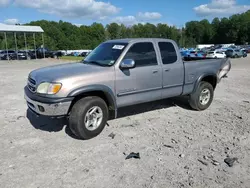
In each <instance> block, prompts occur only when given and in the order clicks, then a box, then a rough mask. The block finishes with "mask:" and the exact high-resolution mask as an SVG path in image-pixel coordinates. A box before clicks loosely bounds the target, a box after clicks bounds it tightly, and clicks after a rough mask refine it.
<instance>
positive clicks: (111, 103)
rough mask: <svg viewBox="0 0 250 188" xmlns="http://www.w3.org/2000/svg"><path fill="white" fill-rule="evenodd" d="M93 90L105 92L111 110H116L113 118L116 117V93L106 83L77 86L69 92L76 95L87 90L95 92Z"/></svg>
mask: <svg viewBox="0 0 250 188" xmlns="http://www.w3.org/2000/svg"><path fill="white" fill-rule="evenodd" d="M93 91H100V92H103V93H104V94H105V96H106V98H107V100H108V102H109V107H108V108H109V110H111V111H114V112H115V114H113V115H112V116H114V117H113V118H116V116H117V104H116V98H115V95H114V93H113V91H112V89H111V88H109V87H108V86H105V85H99V84H94V85H88V86H84V87H80V88H77V89H75V90H73V91H71V92H70V93H69V94H68V97H76V96H78V95H81V94H84V93H87V92H93Z"/></svg>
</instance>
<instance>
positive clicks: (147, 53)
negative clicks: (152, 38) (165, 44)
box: [124, 42, 158, 67]
mask: <svg viewBox="0 0 250 188" xmlns="http://www.w3.org/2000/svg"><path fill="white" fill-rule="evenodd" d="M124 59H133V60H134V61H135V64H136V67H142V66H151V65H157V64H158V63H157V59H156V53H155V49H154V46H153V43H151V42H140V43H136V44H134V45H133V46H131V47H130V49H129V50H128V52H127V54H126V55H125V57H124Z"/></svg>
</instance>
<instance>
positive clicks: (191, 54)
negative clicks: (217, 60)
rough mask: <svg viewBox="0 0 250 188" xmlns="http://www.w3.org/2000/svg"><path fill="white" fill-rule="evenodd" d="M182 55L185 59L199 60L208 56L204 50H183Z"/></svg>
mask: <svg viewBox="0 0 250 188" xmlns="http://www.w3.org/2000/svg"><path fill="white" fill-rule="evenodd" d="M180 53H181V56H182V58H183V60H185V61H189V60H198V59H204V58H206V53H205V52H203V51H181V52H180Z"/></svg>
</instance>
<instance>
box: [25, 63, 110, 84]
mask: <svg viewBox="0 0 250 188" xmlns="http://www.w3.org/2000/svg"><path fill="white" fill-rule="evenodd" d="M110 69H111V67H101V66H97V65H89V64H83V63H80V62H77V63H67V64H60V65H55V66H47V67H44V68H39V69H36V70H34V71H32V72H31V73H30V74H29V76H30V77H31V78H32V79H34V80H35V81H36V83H37V84H38V83H41V82H57V81H58V82H60V81H62V80H66V79H70V78H74V77H78V76H81V77H83V76H85V75H86V76H87V75H90V74H91V75H93V74H94V75H95V74H98V73H100V72H106V71H107V70H110Z"/></svg>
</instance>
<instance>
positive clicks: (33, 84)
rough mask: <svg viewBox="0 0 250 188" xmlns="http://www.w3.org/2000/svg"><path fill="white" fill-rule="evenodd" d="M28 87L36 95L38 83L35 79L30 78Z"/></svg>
mask: <svg viewBox="0 0 250 188" xmlns="http://www.w3.org/2000/svg"><path fill="white" fill-rule="evenodd" d="M27 86H28V88H29V90H30V91H31V92H33V93H34V92H35V91H36V81H35V80H34V79H32V78H30V77H29V78H28V84H27Z"/></svg>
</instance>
